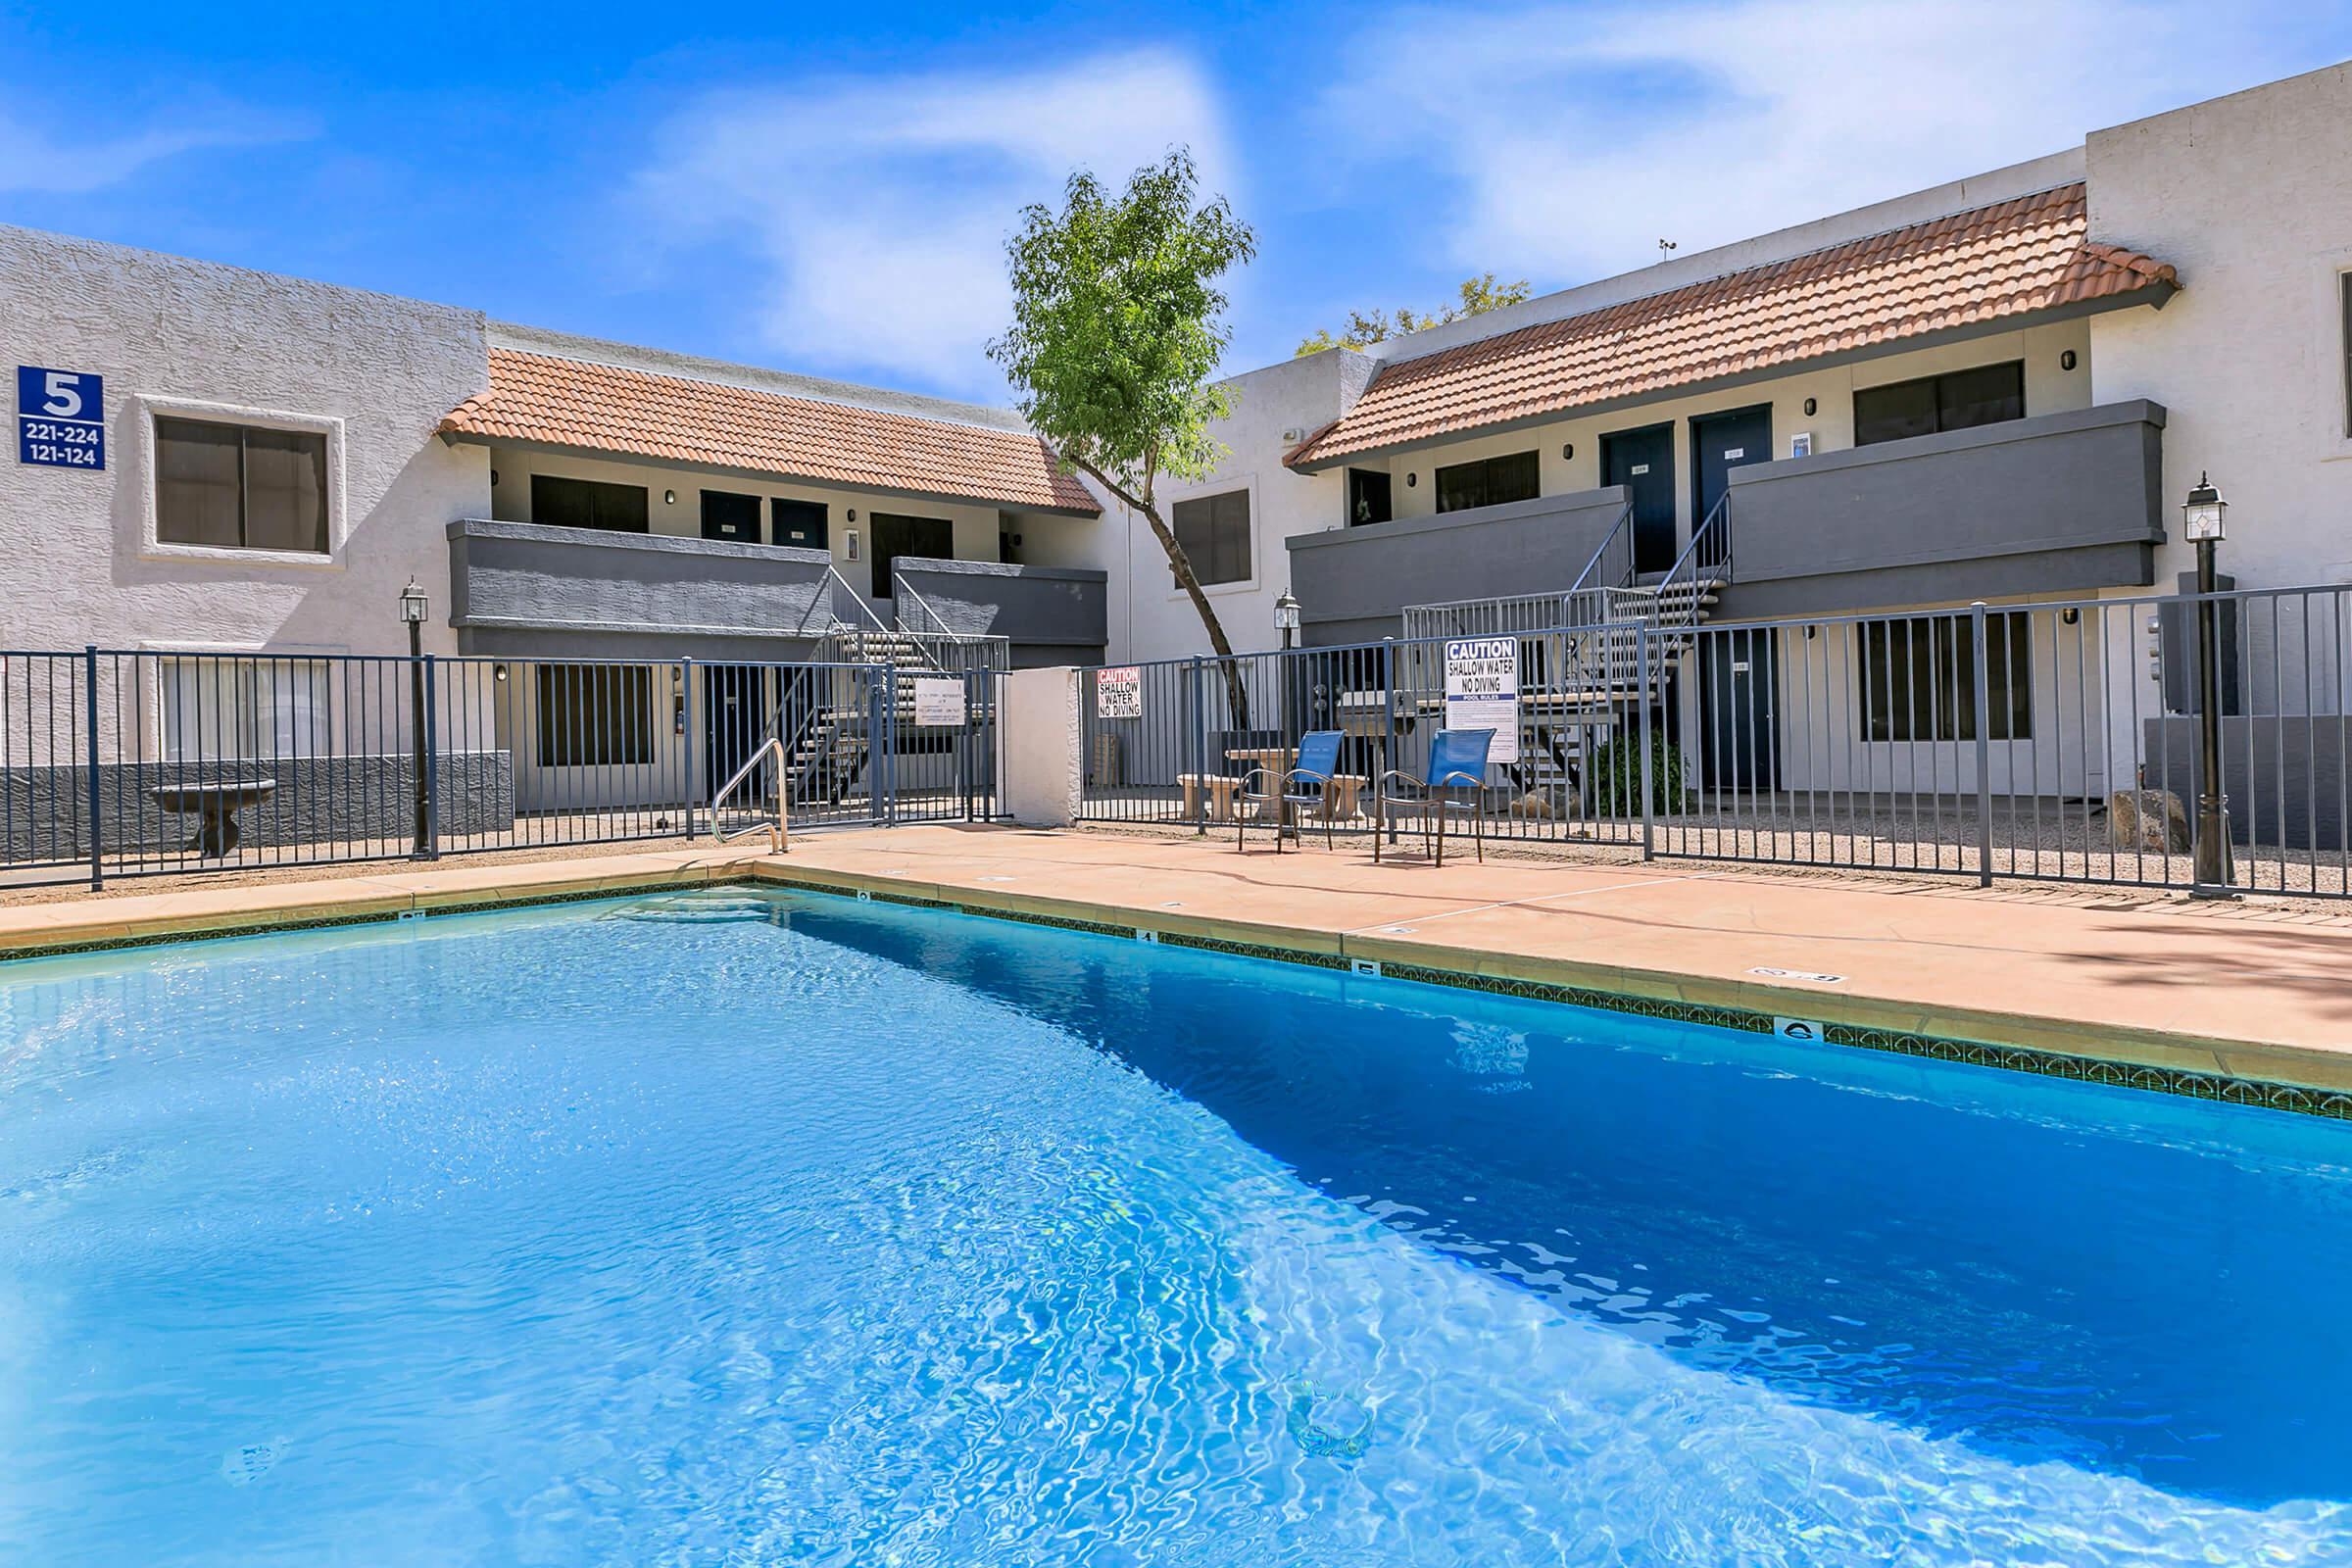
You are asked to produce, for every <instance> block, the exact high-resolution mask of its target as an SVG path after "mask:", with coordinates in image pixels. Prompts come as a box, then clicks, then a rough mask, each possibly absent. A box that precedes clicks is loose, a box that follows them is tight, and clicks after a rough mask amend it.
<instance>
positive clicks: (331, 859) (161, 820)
mask: <svg viewBox="0 0 2352 1568" xmlns="http://www.w3.org/2000/svg"><path fill="white" fill-rule="evenodd" d="M999 679H1000V676H999V675H998V674H997V673H996V672H994V671H990V670H986V669H963V670H954V671H943V670H939V669H937V668H934V667H930V666H924V667H919V668H918V667H899V666H896V665H891V664H872V663H865V664H844V663H831V664H812V663H778V662H709V661H697V660H689V659H677V660H542V659H496V658H475V657H466V658H454V659H451V658H433V657H426V658H422V659H416V660H412V659H407V658H399V657H374V656H365V655H325V654H320V655H311V654H275V653H262V654H213V653H173V652H149V651H126V650H108V649H85V650H83V651H82V652H80V653H72V654H69V653H51V652H12V653H5V654H0V885H5V884H10V883H13V884H18V885H24V884H29V883H39V882H54V881H66V880H83V879H86V880H88V881H90V882H91V883H92V884H93V885H96V884H99V883H102V882H103V881H104V880H105V879H107V878H109V877H124V876H145V875H156V874H161V873H169V872H186V871H206V870H221V869H237V868H246V869H250V868H255V867H270V866H281V865H304V864H327V863H337V862H349V861H366V860H391V859H408V858H432V857H437V856H440V855H447V854H461V853H465V852H468V851H483V850H511V849H525V848H535V847H542V846H544V847H561V846H566V845H588V844H602V843H615V842H624V841H633V840H659V839H665V838H666V839H691V838H694V837H696V836H698V835H702V834H707V833H709V832H711V831H712V830H713V828H714V827H715V828H721V829H723V828H724V827H725V826H727V824H728V822H729V821H730V820H732V819H734V818H735V817H738V816H740V815H742V814H744V813H758V812H761V811H764V812H766V813H767V814H768V815H769V816H770V817H771V818H772V816H773V813H774V810H775V808H776V806H777V804H778V803H779V802H780V803H782V804H783V805H784V807H785V809H786V811H787V815H788V817H789V819H790V821H791V822H792V823H793V825H795V826H796V827H808V826H821V825H826V824H871V825H887V824H889V823H893V822H904V821H940V820H962V819H966V818H986V817H989V816H992V815H994V814H995V812H996V809H997V800H998V798H999V792H998V783H997V774H998V767H997V757H996V736H997V728H996V724H997V720H996V714H997V705H998V689H997V688H998V681H999ZM762 754H764V757H765V759H766V760H765V761H764V762H762V763H761V765H760V768H759V769H758V771H757V773H756V775H755V776H753V777H751V778H748V779H746V780H744V781H743V783H742V785H741V786H740V787H739V789H738V790H737V792H736V793H734V794H733V795H731V796H730V797H729V798H728V800H727V801H726V802H724V803H720V802H717V801H715V800H714V798H713V797H714V792H715V791H716V790H717V789H718V788H719V787H720V786H721V785H723V784H725V783H726V782H727V781H728V780H729V779H730V778H731V777H733V776H734V775H735V774H737V773H738V772H740V771H742V770H743V769H744V767H745V765H746V764H747V763H749V762H750V761H751V760H753V759H754V758H755V756H759V755H762Z"/></svg>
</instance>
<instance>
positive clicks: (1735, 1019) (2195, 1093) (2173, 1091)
mask: <svg viewBox="0 0 2352 1568" xmlns="http://www.w3.org/2000/svg"><path fill="white" fill-rule="evenodd" d="M757 880H758V881H759V882H760V883H763V884H765V885H767V886H770V887H781V888H789V889H794V890H797V891H802V892H809V893H828V894H834V895H848V896H855V895H857V894H858V893H863V894H865V895H867V896H868V897H869V898H871V899H872V900H873V901H874V902H875V903H877V904H903V905H908V906H911V907H917V908H930V909H941V910H946V911H949V912H952V913H956V914H974V915H982V916H985V917H987V918H990V919H997V920H1018V921H1021V922H1023V923H1024V924H1028V925H1042V926H1052V927H1054V928H1056V929H1059V930H1065V931H1084V932H1089V933H1092V934H1094V935H1097V936H1111V937H1132V936H1134V935H1135V933H1136V931H1137V930H1138V929H1139V928H1138V927H1137V926H1135V925H1132V924H1127V923H1113V922H1110V921H1106V920H1096V919H1088V918H1085V917H1083V916H1078V915H1069V914H1057V913H1051V912H1048V911H1045V910H1040V909H1027V908H1020V907H1013V906H1010V905H998V904H977V903H973V902H970V901H969V900H965V899H956V898H947V897H931V896H927V895H923V894H915V893H907V892H903V891H901V890H898V889H895V888H894V889H884V888H879V887H871V886H866V885H862V884H855V883H842V882H831V881H825V880H821V879H818V878H813V877H810V878H802V877H798V876H794V875H791V874H789V873H782V874H780V873H779V872H778V871H777V870H776V869H774V868H773V867H772V866H771V867H763V868H761V870H760V874H759V875H758V877H757ZM942 891H943V892H944V891H945V890H942ZM1144 912H1145V911H1141V910H1139V911H1137V913H1138V914H1139V915H1142V914H1143V913H1144ZM1146 929H1149V927H1146ZM1156 936H1157V938H1158V941H1159V942H1160V944H1161V945H1162V946H1165V947H1176V948H1193V949H1198V950H1200V951H1202V952H1208V953H1223V954H1230V955H1232V956H1237V957H1245V958H1262V959H1267V960H1270V961H1273V962H1277V963H1296V964H1301V965H1304V966H1306V967H1308V968H1315V969H1331V970H1341V971H1345V970H1348V969H1349V968H1350V967H1351V966H1352V963H1353V960H1352V959H1351V958H1349V957H1348V956H1346V955H1345V954H1339V953H1318V952H1315V951H1312V950H1310V949H1305V948H1290V947H1283V946H1280V945H1277V944H1271V943H1263V942H1241V941H1236V940H1233V939H1231V938H1226V937H1213V936H1203V935H1199V934H1196V933H1193V932H1187V931H1172V930H1166V929H1161V930H1158V931H1157V932H1156ZM1380 972H1381V976H1382V978H1384V979H1389V980H1410V981H1414V982H1416V983H1418V984H1422V985H1435V986H1450V987H1453V988H1454V989H1456V990H1462V991H1481V992H1486V993H1489V994H1491V995H1495V996H1507V997H1519V998H1524V999H1526V1000H1529V1001H1534V1002H1551V1003H1561V1004H1565V1005H1569V1006H1575V1007H1591V1008H1595V1009H1597V1010H1600V1011H1604V1012H1623V1013H1629V1014H1633V1015H1635V1016H1638V1017H1644V1018H1663V1019H1667V1020H1669V1021H1672V1022H1675V1023H1695V1024H1706V1025H1709V1026H1711V1027H1714V1028H1718V1029H1732V1030H1738V1031H1740V1033H1743V1034H1760V1035H1770V1036H1773V1037H1774V1038H1776V1039H1777V1038H1779V1031H1778V1026H1777V1022H1776V1019H1775V1016H1774V1015H1773V1014H1771V1013H1768V1012H1763V1011H1759V1010H1757V1009H1755V1008H1750V1007H1740V1006H1731V1005H1724V1004H1720V1003H1705V1002H1685V1001H1680V1000H1677V999H1674V998H1669V997H1643V996H1636V995H1633V994H1631V993H1628V992H1619V991H1605V990H1600V989H1597V988H1595V987H1592V986H1576V985H1566V984H1562V983H1559V982H1556V981H1548V980H1528V979H1521V978H1518V977H1516V976H1509V975H1493V974H1480V973H1478V972H1476V971H1474V970H1468V969H1448V968H1444V967H1440V966H1437V965H1432V964H1422V963H1409V962H1398V961H1396V960H1391V959H1384V960H1382V962H1381V971H1380ZM1824 1000H1828V999H1817V1001H1816V1002H1815V1004H1814V1005H1818V1002H1819V1001H1824ZM1822 1038H1823V1041H1824V1042H1825V1043H1826V1044H1829V1045H1834V1046H1848V1047H1852V1048H1855V1049H1858V1050H1862V1051H1877V1052H1884V1053H1886V1054H1890V1055H1901V1056H1921V1057H1925V1058H1927V1059H1930V1060H1934V1061H1957V1062H1963V1063H1966V1064H1967V1065H1969V1066H1974V1067H1993V1068H1998V1069H2000V1070H2002V1071H2006V1072H2024V1073H2034V1074H2038V1075H2040V1076H2042V1077H2046V1078H2065V1079H2072V1080H2074V1081H2076V1082H2081V1083H2094V1084H2105V1085H2109V1086H2111V1087H2114V1088H2120V1089H2138V1090H2146V1091H2151V1092H2154V1093H2157V1094H2168V1095H2178V1096H2180V1097H2181V1098H2183V1099H2188V1100H2218V1101H2223V1102H2226V1103H2230V1104H2238V1105H2259V1106H2263V1107H2265V1108H2268V1109H2272V1110H2285V1111H2293V1112H2296V1113H2298V1114H2301V1115H2309V1116H2325V1117H2330V1118H2333V1119H2335V1120H2339V1121H2343V1120H2352V1094H2345V1093H2338V1092H2335V1091H2330V1090H2325V1089H2308V1088H2303V1087H2301V1086H2298V1085H2294V1084H2281V1083H2273V1082H2270V1081H2269V1080H2266V1079H2261V1078H2245V1077H2239V1076H2236V1075H2234V1074H2229V1073H2215V1072H2201V1071H2198V1070H2196V1069H2194V1068H2186V1067H2157V1066H2149V1065H2144V1064H2139V1063H2133V1062H2126V1061H2111V1060H2107V1059H2105V1058H2102V1057H2097V1056H2077V1055H2069V1054H2066V1053H2064V1052H2057V1051H2043V1050H2040V1049H2038V1048H2036V1047H2032V1046H1999V1045H1990V1044H1987V1043H1985V1042H1984V1041H1981V1040H1964V1039H1959V1038H1955V1037H1949V1036H1944V1035H1936V1034H1929V1033H1925V1032H1923V1031H1919V1030H1903V1029H1883V1028H1878V1027H1875V1026H1872V1025H1867V1024H1851V1023H1840V1022H1838V1021H1836V1020H1834V1019H1831V1020H1825V1021H1824V1027H1823V1031H1822Z"/></svg>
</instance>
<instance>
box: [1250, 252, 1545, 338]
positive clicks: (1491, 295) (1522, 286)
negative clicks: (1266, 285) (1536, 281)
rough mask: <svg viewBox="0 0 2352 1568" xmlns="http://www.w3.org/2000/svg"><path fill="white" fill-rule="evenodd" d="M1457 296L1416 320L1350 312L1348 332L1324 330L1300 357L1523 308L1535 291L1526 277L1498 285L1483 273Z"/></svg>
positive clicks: (1465, 282) (1466, 281)
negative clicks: (1441, 307)
mask: <svg viewBox="0 0 2352 1568" xmlns="http://www.w3.org/2000/svg"><path fill="white" fill-rule="evenodd" d="M1454 292H1455V294H1456V295H1457V296H1459V297H1458V298H1457V300H1456V301H1455V303H1453V304H1451V305H1448V306H1446V308H1445V309H1444V310H1440V311H1431V312H1430V313H1429V314H1427V315H1426V316H1416V315H1414V314H1413V313H1412V312H1411V311H1410V310H1399V311H1398V312H1397V315H1396V317H1395V319H1391V318H1390V316H1389V313H1388V312H1386V311H1374V312H1373V313H1372V314H1371V315H1369V316H1367V315H1365V314H1364V313H1363V312H1362V311H1349V312H1348V326H1347V329H1346V330H1345V331H1341V332H1336V333H1335V332H1333V331H1332V330H1331V329H1330V328H1329V327H1325V328H1324V329H1323V330H1321V331H1319V332H1317V333H1316V334H1315V335H1314V336H1312V337H1310V338H1306V339H1304V340H1302V341H1301V342H1300V343H1299V348H1298V350H1297V355H1298V356H1303V355H1308V354H1320V353H1322V352H1323V351H1324V350H1325V349H1360V348H1365V347H1368V346H1369V345H1371V344H1374V343H1378V342H1381V341H1382V340H1383V339H1386V338H1392V337H1402V336H1403V335H1404V334H1405V333H1407V332H1419V331H1422V330H1424V329H1426V328H1428V327H1433V326H1446V325H1447V324H1449V323H1451V322H1454V321H1459V320H1462V319H1465V318H1468V317H1472V316H1484V315H1486V314H1487V312H1489V311H1496V310H1500V309H1501V308H1502V307H1503V306H1505V305H1517V304H1520V303H1521V302H1522V301H1525V300H1527V299H1528V298H1530V297H1531V296H1533V294H1534V293H1535V290H1534V289H1532V288H1530V287H1529V286H1528V282H1527V279H1526V278H1524V277H1523V278H1520V279H1519V280H1518V281H1516V282H1512V283H1497V282H1495V274H1494V273H1493V272H1482V273H1480V274H1479V275H1478V276H1476V277H1465V278H1463V279H1462V282H1461V286H1460V287H1459V288H1457V289H1456V290H1455V291H1454Z"/></svg>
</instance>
